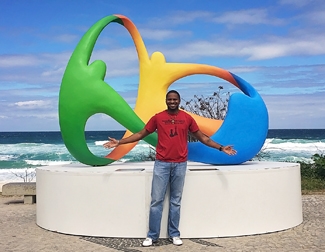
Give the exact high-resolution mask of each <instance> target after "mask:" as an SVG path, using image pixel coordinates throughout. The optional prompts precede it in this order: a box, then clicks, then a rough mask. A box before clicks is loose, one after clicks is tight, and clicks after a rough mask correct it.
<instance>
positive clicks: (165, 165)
mask: <svg viewBox="0 0 325 252" xmlns="http://www.w3.org/2000/svg"><path fill="white" fill-rule="evenodd" d="M180 100H181V99H180V95H179V93H178V92H177V91H175V90H170V91H169V92H168V93H167V95H166V105H167V110H164V111H162V112H160V113H158V114H156V115H154V116H153V117H151V119H150V120H149V121H148V123H147V124H146V125H145V127H144V128H143V129H142V130H141V131H139V132H137V133H134V134H133V135H131V136H129V137H127V138H124V139H121V140H116V139H114V138H110V137H109V141H108V142H107V143H105V144H104V147H105V148H113V147H116V146H118V145H120V144H127V143H132V142H136V141H139V140H141V139H143V138H144V137H146V136H147V135H149V134H151V133H153V132H155V131H156V130H157V134H158V143H157V146H156V160H155V164H154V169H153V178H152V188H151V204H150V213H149V231H148V234H147V238H146V239H145V240H144V241H143V243H142V245H143V246H145V247H148V246H151V245H152V243H153V242H156V241H157V240H158V238H159V234H160V223H161V217H162V211H163V202H164V198H165V194H166V190H167V186H168V184H169V186H170V200H169V214H168V235H169V237H170V239H171V241H172V242H173V244H174V245H182V244H183V242H182V240H181V239H180V232H179V230H178V227H179V220H180V208H181V199H182V193H183V187H184V181H185V174H186V167H187V153H188V149H187V136H188V132H191V134H193V135H194V136H195V137H196V138H197V139H198V140H199V141H200V142H202V143H203V144H205V145H207V146H210V147H212V148H216V149H218V150H219V151H223V152H224V153H226V154H228V155H235V154H236V150H234V149H233V148H232V146H230V145H228V146H222V145H220V144H218V143H216V142H214V141H213V140H212V139H210V138H209V137H208V136H206V135H205V134H203V133H202V132H201V131H200V130H199V127H198V125H197V124H196V122H195V120H194V119H193V118H192V117H191V116H190V115H189V114H187V113H185V112H184V111H182V110H179V104H180Z"/></svg>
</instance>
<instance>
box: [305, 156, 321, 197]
mask: <svg viewBox="0 0 325 252" xmlns="http://www.w3.org/2000/svg"><path fill="white" fill-rule="evenodd" d="M312 160H313V162H312V163H305V162H299V163H300V169H301V189H302V193H303V194H315V193H325V155H324V154H314V155H313V156H312Z"/></svg>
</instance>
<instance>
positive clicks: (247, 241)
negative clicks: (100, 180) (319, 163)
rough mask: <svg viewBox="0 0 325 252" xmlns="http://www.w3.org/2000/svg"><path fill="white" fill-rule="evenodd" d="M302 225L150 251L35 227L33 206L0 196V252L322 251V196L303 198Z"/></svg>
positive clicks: (135, 242)
mask: <svg viewBox="0 0 325 252" xmlns="http://www.w3.org/2000/svg"><path fill="white" fill-rule="evenodd" d="M302 199H303V212H304V222H303V223H302V224H301V225H299V226H297V227H294V228H291V229H289V230H286V231H281V232H276V233H271V234H263V235H253V236H244V237H233V238H214V239H183V241H184V244H183V245H182V246H180V247H176V246H174V245H172V244H170V243H169V242H168V241H167V240H165V239H163V240H160V241H159V243H158V244H157V245H156V246H154V247H150V248H143V247H141V241H142V239H121V238H94V237H80V236H72V235H63V234H59V233H55V232H50V231H47V230H44V229H42V228H40V227H38V226H37V225H36V214H35V211H36V205H24V204H23V203H22V202H23V201H22V198H21V197H4V196H0V251H1V252H2V251H3V252H11V251H19V252H27V251H28V252H35V251H43V252H46V251H49V252H50V251H51V252H52V251H55V252H61V251H63V252H68V251H78V252H79V251H96V252H104V251H105V252H108V251H129V252H131V251H133V252H135V251H190V252H198V251H249V252H252V251H254V252H255V251H261V252H267V251H293V252H299V251H313V252H314V251H317V252H318V251H319V252H320V251H325V195H304V196H303V197H302Z"/></svg>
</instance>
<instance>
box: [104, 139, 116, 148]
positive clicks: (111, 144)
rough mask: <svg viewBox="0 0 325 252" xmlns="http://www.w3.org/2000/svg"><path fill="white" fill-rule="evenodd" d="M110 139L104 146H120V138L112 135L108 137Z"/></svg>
mask: <svg viewBox="0 0 325 252" xmlns="http://www.w3.org/2000/svg"><path fill="white" fill-rule="evenodd" d="M108 139H109V141H108V142H106V143H104V144H103V146H104V147H105V148H106V149H110V148H114V147H116V146H118V144H119V142H120V141H119V140H116V139H115V138H112V137H108Z"/></svg>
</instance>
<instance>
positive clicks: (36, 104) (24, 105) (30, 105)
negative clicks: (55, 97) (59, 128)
mask: <svg viewBox="0 0 325 252" xmlns="http://www.w3.org/2000/svg"><path fill="white" fill-rule="evenodd" d="M13 105H14V106H16V107H18V108H20V109H27V110H32V109H38V108H42V109H45V108H49V107H50V105H51V101H45V100H34V101H23V102H16V103H14V104H13Z"/></svg>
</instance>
